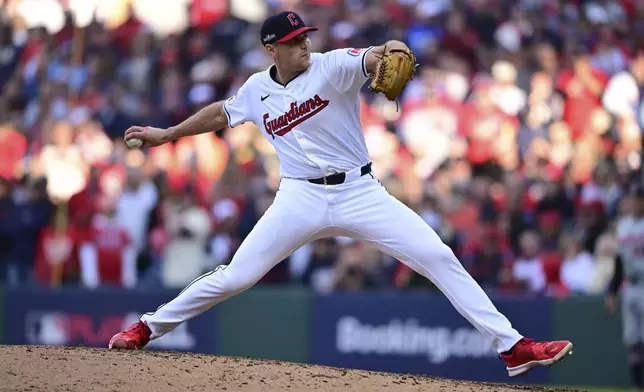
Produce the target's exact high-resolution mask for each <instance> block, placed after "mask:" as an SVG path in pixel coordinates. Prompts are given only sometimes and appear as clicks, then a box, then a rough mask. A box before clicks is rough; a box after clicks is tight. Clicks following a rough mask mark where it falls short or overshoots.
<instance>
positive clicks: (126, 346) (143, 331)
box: [108, 320, 152, 350]
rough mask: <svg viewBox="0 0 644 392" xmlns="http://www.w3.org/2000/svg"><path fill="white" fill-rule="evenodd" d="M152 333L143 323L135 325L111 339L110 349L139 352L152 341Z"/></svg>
mask: <svg viewBox="0 0 644 392" xmlns="http://www.w3.org/2000/svg"><path fill="white" fill-rule="evenodd" d="M150 335H152V331H150V328H148V325H147V324H146V323H144V322H143V321H140V320H139V322H138V323H134V324H132V325H130V326H129V328H128V329H126V330H125V331H123V332H119V333H117V334H116V335H114V336H112V339H110V344H109V346H108V347H109V348H115V349H120V350H137V349H140V348H143V347H145V345H146V344H148V342H149V341H150Z"/></svg>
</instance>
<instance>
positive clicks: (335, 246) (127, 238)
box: [0, 0, 644, 296]
mask: <svg viewBox="0 0 644 392" xmlns="http://www.w3.org/2000/svg"><path fill="white" fill-rule="evenodd" d="M25 1H26V0H25ZM51 1H54V0H51ZM244 1H246V0H243V1H234V0H233V1H215V0H213V1H210V2H208V1H198V0H192V1H189V0H186V1H183V2H177V3H176V4H179V3H181V4H183V5H184V6H185V12H186V15H187V16H186V17H185V18H184V19H185V21H186V25H185V26H182V27H181V28H180V29H177V28H175V29H174V30H172V29H167V30H165V31H159V30H158V26H151V25H150V23H146V21H144V20H142V19H143V18H141V17H138V16H137V13H136V12H134V10H135V9H136V7H142V5H140V4H139V5H137V4H135V3H137V0H122V1H115V2H114V4H118V6H119V8H118V9H119V13H118V18H116V19H117V20H116V21H114V20H105V19H103V20H100V21H99V20H92V21H89V22H87V23H85V24H84V25H82V26H79V25H78V23H76V24H75V20H76V19H78V15H77V14H74V13H73V12H71V11H70V10H68V9H66V8H64V7H65V5H61V10H63V11H65V14H64V15H65V18H64V21H63V22H61V24H60V26H58V27H51V26H44V25H38V22H37V21H36V22H34V20H36V19H37V18H32V19H33V20H30V19H29V18H27V17H25V15H26V13H27V11H24V9H25V7H23V8H20V7H19V4H20V3H21V1H20V0H17V1H13V2H12V1H8V2H7V1H0V15H1V18H0V86H2V97H1V98H0V150H1V154H0V178H1V179H0V282H2V281H4V282H5V283H6V284H9V285H24V284H37V285H55V286H58V285H83V286H86V287H98V286H104V285H114V286H125V287H133V286H145V285H149V286H150V287H161V286H163V287H172V288H181V287H183V286H185V285H186V284H187V283H189V282H190V281H191V280H193V279H194V278H195V277H197V276H198V275H200V274H202V273H204V272H205V271H209V270H212V269H213V268H215V267H216V266H217V265H220V264H227V263H229V262H230V260H231V257H232V255H233V254H234V252H235V250H236V248H237V247H238V246H239V245H240V243H241V241H243V239H244V238H245V236H246V235H247V234H248V233H249V232H250V230H252V228H253V225H254V224H255V223H256V222H257V221H258V219H259V217H261V215H262V213H263V212H264V211H265V210H266V209H267V208H268V206H269V205H270V204H271V202H272V200H273V197H274V194H275V190H276V188H277V186H278V184H279V173H278V164H279V162H278V161H277V158H276V155H275V152H274V150H273V148H272V146H271V145H270V143H269V142H268V141H267V140H266V139H265V138H264V136H263V135H262V132H260V130H259V129H258V128H257V126H255V125H254V124H244V125H241V126H239V127H237V128H234V129H223V130H213V132H212V133H209V134H204V135H200V136H197V137H192V138H186V139H182V140H180V141H178V142H177V143H174V144H168V145H164V146H161V147H158V148H154V149H149V150H145V151H139V150H129V149H128V148H127V147H126V146H125V145H124V143H123V141H122V135H123V133H124V132H125V130H126V129H127V128H128V127H129V126H131V125H135V124H136V125H150V126H156V127H167V126H170V125H173V124H176V123H178V122H180V121H182V120H183V119H185V118H187V117H188V116H190V115H191V114H192V113H194V112H195V111H197V110H199V109H200V108H201V107H203V106H205V105H207V104H209V103H210V102H213V101H215V100H219V99H224V98H226V97H228V96H230V95H232V94H233V93H234V92H235V91H236V90H237V88H239V86H240V85H241V84H242V83H243V82H244V80H245V79H246V78H247V77H248V76H249V75H251V74H252V73H253V72H256V71H260V70H263V69H265V68H266V67H267V66H269V65H270V64H271V62H270V58H268V57H267V56H266V54H265V53H264V52H263V49H262V47H261V45H260V43H259V24H260V21H261V19H262V18H263V16H265V15H266V14H268V13H270V12H273V11H277V10H282V9H285V8H288V9H295V10H296V11H298V12H299V13H300V14H301V15H302V16H303V18H304V20H305V21H307V23H311V24H313V25H316V26H320V27H322V29H321V31H319V32H316V33H314V34H311V41H312V47H313V50H315V51H326V50H329V49H334V48H339V47H366V46H369V45H378V44H382V43H384V42H386V40H388V39H399V40H403V41H405V42H406V43H407V44H408V45H409V46H410V48H411V49H412V50H413V51H414V52H415V53H416V54H417V56H418V60H419V62H420V64H421V66H420V67H419V69H418V76H417V77H416V78H415V79H414V80H413V81H412V82H411V83H410V84H409V85H408V86H407V88H406V89H405V91H404V94H403V96H402V97H401V98H400V100H399V102H398V103H393V102H389V101H387V100H386V99H384V98H383V97H381V96H374V95H373V94H371V93H370V92H368V91H367V90H366V89H365V90H364V92H363V93H362V95H361V101H362V105H361V110H362V113H361V115H362V123H363V129H364V135H365V139H366V141H367V145H368V148H369V150H370V153H371V155H372V158H373V163H374V170H375V172H376V174H377V175H378V176H379V178H380V179H381V181H382V182H383V183H384V184H385V186H386V187H387V189H388V190H389V192H390V193H392V194H393V195H394V196H396V197H397V198H398V199H400V200H401V201H403V202H404V203H406V204H407V205H409V206H410V207H411V208H413V209H414V210H416V211H418V213H419V214H420V215H421V216H422V217H423V219H425V220H426V222H427V223H428V224H429V225H431V226H432V227H433V228H434V229H435V230H436V231H437V232H438V233H439V235H440V236H441V238H442V239H443V240H444V241H445V242H446V243H447V244H448V245H449V246H450V247H451V248H452V249H453V250H454V251H455V253H456V254H457V256H458V257H459V259H460V260H461V261H462V263H463V265H464V266H465V267H466V268H467V270H468V271H469V272H470V273H471V274H472V275H473V276H474V278H475V279H476V280H477V281H478V282H479V283H480V284H481V285H482V286H483V287H484V288H485V289H486V290H496V291H502V292H507V293H523V294H526V293H529V294H537V295H552V296H566V295H569V294H598V293H603V292H604V291H605V290H606V287H607V284H608V281H609V280H610V278H611V276H612V270H613V268H614V262H613V260H614V256H615V252H616V245H615V237H614V228H615V223H616V220H617V219H618V218H619V217H620V216H621V215H622V214H624V213H627V212H628V209H629V198H628V197H625V194H626V190H627V189H628V186H629V185H630V184H632V183H634V182H638V181H641V158H642V156H641V149H642V145H641V143H642V129H644V128H643V127H644V116H643V115H644V111H643V110H642V109H644V106H642V102H643V96H642V93H641V92H642V91H643V90H642V88H643V87H644V45H643V44H644V41H642V39H643V38H642V37H644V35H642V34H641V33H642V32H643V31H644V2H640V1H637V0H624V1H613V0H587V1H584V0H568V1H554V0H517V1H511V0H380V1H377V0H372V1H370V0H344V1H342V0H308V1H307V0H271V1H268V0H267V1H266V2H261V3H262V6H263V7H264V8H262V10H263V11H262V12H260V14H257V12H249V11H248V7H249V6H248V4H251V3H252V4H255V3H257V1H249V2H244ZM31 3H33V1H32V2H31ZM47 3H49V1H48V2H47ZM63 3H65V4H66V3H73V2H61V4H63ZM139 3H149V2H144V1H140V2H139ZM162 3H163V4H165V3H166V2H164V1H160V2H159V4H160V5H161V4H162ZM242 3H243V4H245V5H246V8H244V6H241V5H240V4H242ZM87 4H89V3H87ZM115 7H116V6H115ZM240 7H241V8H240ZM161 8H162V7H161ZM21 9H22V11H20V10H21ZM16 10H18V11H16ZM240 10H241V11H240ZM75 18H76V19H75ZM179 19H180V18H179ZM108 22H109V23H108ZM260 283H263V284H301V285H306V286H309V287H310V288H311V289H313V290H316V291H320V292H329V291H333V290H364V289H371V288H394V289H400V290H402V289H419V288H421V289H430V290H432V289H434V290H435V287H433V286H432V284H431V283H430V282H429V281H427V280H426V279H425V278H422V277H420V276H419V275H418V274H416V273H415V272H413V271H411V270H410V269H408V268H407V267H405V266H404V265H403V264H401V263H399V262H397V261H396V260H394V259H392V258H390V257H388V256H386V255H384V254H381V253H379V252H378V251H376V250H374V249H372V248H369V247H367V246H365V245H364V244H361V243H358V242H354V241H352V240H351V239H349V238H329V239H325V240H320V241H316V242H314V243H311V244H308V245H306V246H304V247H302V248H300V249H299V250H297V251H296V252H295V253H293V254H292V255H291V256H290V257H289V258H288V259H287V260H286V261H284V262H282V263H280V264H278V265H277V266H276V267H275V268H274V269H273V270H271V271H270V272H269V273H268V274H267V275H266V276H265V277H264V279H262V281H261V282H260Z"/></svg>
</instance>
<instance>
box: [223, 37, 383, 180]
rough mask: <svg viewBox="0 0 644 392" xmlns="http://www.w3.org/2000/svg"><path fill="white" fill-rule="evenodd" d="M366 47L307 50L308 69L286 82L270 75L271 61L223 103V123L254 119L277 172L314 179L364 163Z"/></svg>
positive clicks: (232, 124) (367, 155)
mask: <svg viewBox="0 0 644 392" xmlns="http://www.w3.org/2000/svg"><path fill="white" fill-rule="evenodd" d="M371 48H372V47H369V48H366V49H350V48H346V49H336V50H332V51H329V52H327V53H312V54H311V65H310V66H309V68H308V69H306V70H305V71H304V72H302V73H301V74H299V75H298V76H297V77H295V78H294V79H293V80H291V81H290V82H289V83H287V84H286V86H283V85H281V84H279V83H277V82H276V81H275V80H274V79H273V78H272V77H271V68H273V67H274V66H271V68H269V69H267V70H265V71H262V72H258V73H256V74H254V75H252V76H251V77H250V78H248V80H247V81H246V82H245V83H244V84H243V85H242V86H241V87H240V88H239V91H237V93H236V94H235V95H233V96H232V97H230V98H229V99H228V100H226V101H225V102H224V110H225V112H226V115H227V116H228V125H229V126H230V127H231V128H232V127H235V126H237V125H239V124H242V123H244V122H248V121H250V122H253V123H255V124H257V126H259V128H260V129H261V130H262V131H263V132H262V133H263V134H264V135H265V137H266V138H267V139H268V140H269V141H270V142H271V143H272V144H273V146H274V147H275V150H276V152H277V156H278V157H279V160H280V166H281V168H280V174H281V176H282V177H287V178H319V177H323V176H328V175H331V174H333V173H340V172H346V171H349V170H351V169H354V168H356V167H360V166H363V165H365V164H367V163H368V162H369V154H368V152H367V147H366V144H365V140H364V136H363V134H362V128H361V124H360V102H359V92H360V89H361V87H362V86H363V85H364V83H365V82H366V81H367V80H368V79H369V76H368V74H367V70H366V64H365V59H366V54H367V52H368V51H369V50H371Z"/></svg>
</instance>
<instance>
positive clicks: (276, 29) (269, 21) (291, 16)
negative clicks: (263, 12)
mask: <svg viewBox="0 0 644 392" xmlns="http://www.w3.org/2000/svg"><path fill="white" fill-rule="evenodd" d="M317 30H318V28H317V27H312V26H307V25H306V24H305V23H304V21H303V20H302V18H301V17H300V16H299V15H298V14H297V13H295V12H293V11H283V12H280V13H278V14H274V15H271V16H269V17H268V18H266V20H265V21H264V23H263V24H262V29H261V33H260V34H261V37H260V38H261V41H262V45H268V44H274V43H276V42H279V43H283V42H286V41H288V40H290V39H291V38H294V37H296V36H298V35H300V34H302V33H306V32H307V31H317Z"/></svg>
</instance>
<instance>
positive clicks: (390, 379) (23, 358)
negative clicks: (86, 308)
mask: <svg viewBox="0 0 644 392" xmlns="http://www.w3.org/2000/svg"><path fill="white" fill-rule="evenodd" d="M0 380H2V382H0V391H83V392H91V391H110V392H112V391H137V392H138V391H153V392H164V391H231V392H232V391H235V392H251V391H253V392H254V391H257V392H260V391H261V392H284V391H320V392H341V391H359V392H363V391H364V392H375V391H396V392H407V391H418V392H421V391H422V392H432V391H450V392H451V391H457V392H460V391H467V392H473V391H475V392H493V391H494V392H507V391H547V389H544V388H539V387H526V386H511V385H497V384H485V383H470V382H461V381H453V380H446V379H441V378H432V377H421V376H411V375H400V374H391V373H378V372H368V371H360V370H347V369H339V368H331V367H325V366H315V365H305V364H297V363H289V362H279V361H266V360H258V359H247V358H236V357H223V356H212V355H198V354H186V353H179V352H161V351H152V350H149V351H148V350H141V351H116V350H107V349H96V348H85V347H55V346H0Z"/></svg>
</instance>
